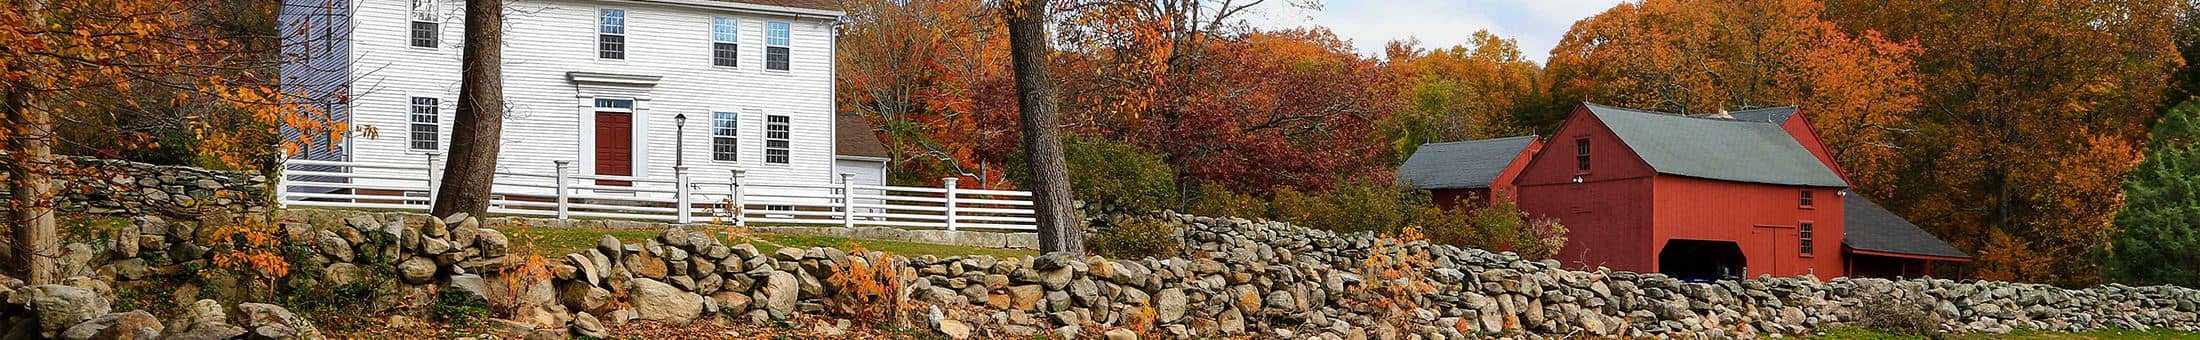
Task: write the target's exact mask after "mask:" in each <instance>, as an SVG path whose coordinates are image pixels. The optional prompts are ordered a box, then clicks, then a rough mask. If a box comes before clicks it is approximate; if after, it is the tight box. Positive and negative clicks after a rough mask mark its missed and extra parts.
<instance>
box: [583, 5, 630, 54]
mask: <svg viewBox="0 0 2200 340" xmlns="http://www.w3.org/2000/svg"><path fill="white" fill-rule="evenodd" d="M606 11H619V33H604V31H603V26H604V25H603V24H604V23H603V15H604V12H606ZM633 14H634V13H633V12H630V11H627V10H626V9H625V8H612V7H602V8H597V9H596V20H595V21H594V22H595V23H596V24H595V25H594V27H595V29H594V30H593V31H596V32H595V33H596V46H595V47H596V48H595V50H596V51H595V52H596V53H595V58H596V60H597V61H615V62H624V61H627V60H629V59H634V39H628V38H632V34H630V32H632V31H633V27H632V26H633V25H629V23H632V22H633V21H634V20H633V19H634V15H633ZM606 35H616V36H619V57H618V58H604V57H603V52H604V49H603V37H604V36H606Z"/></svg>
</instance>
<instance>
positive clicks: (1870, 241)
mask: <svg viewBox="0 0 2200 340" xmlns="http://www.w3.org/2000/svg"><path fill="white" fill-rule="evenodd" d="M1841 202H1842V204H1843V205H1844V206H1845V207H1843V209H1844V210H1845V213H1844V214H1843V215H1844V218H1843V219H1844V220H1845V221H1847V222H1846V223H1847V224H1846V228H1847V229H1845V231H1844V232H1843V233H1844V234H1846V235H1844V236H1846V237H1843V238H1842V241H1841V244H1844V245H1848V246H1849V248H1854V249H1860V250H1870V251H1877V252H1887V253H1896V254H1910V255H1927V256H1942V257H1957V258H1971V255H1970V254H1964V253H1963V251H1962V250H1956V247H1953V246H1949V245H1948V242H1942V241H1941V240H1940V238H1936V237H1933V234H1931V233H1926V232H1925V230H1924V229H1918V228H1917V225H1916V224H1910V221H1909V220H1905V219H1902V216H1897V215H1895V214H1894V212H1892V211H1887V209H1886V208H1881V207H1879V204H1878V203H1872V200H1871V199H1867V198H1864V195H1860V194H1857V193H1854V192H1850V193H1849V194H1848V195H1847V196H1844V197H1842V198H1841Z"/></svg>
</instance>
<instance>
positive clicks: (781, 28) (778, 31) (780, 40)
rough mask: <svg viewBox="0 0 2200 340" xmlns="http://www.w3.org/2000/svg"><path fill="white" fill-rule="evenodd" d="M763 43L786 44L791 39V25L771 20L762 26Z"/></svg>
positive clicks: (771, 44)
mask: <svg viewBox="0 0 2200 340" xmlns="http://www.w3.org/2000/svg"><path fill="white" fill-rule="evenodd" d="M764 33H765V35H764V45H769V46H787V44H788V42H790V41H792V40H793V39H792V36H793V32H792V26H790V25H788V24H787V23H785V22H777V21H774V22H771V23H770V24H767V25H765V28H764Z"/></svg>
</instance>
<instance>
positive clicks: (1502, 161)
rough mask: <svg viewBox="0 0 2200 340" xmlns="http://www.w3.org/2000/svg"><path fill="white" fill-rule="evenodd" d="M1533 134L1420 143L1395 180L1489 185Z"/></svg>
mask: <svg viewBox="0 0 2200 340" xmlns="http://www.w3.org/2000/svg"><path fill="white" fill-rule="evenodd" d="M1533 142H1535V136H1533V135H1530V136H1519V137H1505V138H1491V139H1482V140H1470V141H1459V142H1449V143H1430V144H1421V147H1420V148H1419V149H1416V150H1414V151H1413V156H1412V157H1407V158H1406V164H1405V165H1401V166H1399V167H1398V179H1399V180H1400V181H1404V182H1405V183H1406V184H1407V185H1412V186H1413V187H1414V188H1419V189H1479V188H1488V187H1490V182H1491V181H1495V180H1497V175H1498V173H1502V172H1505V166H1507V165H1511V164H1512V161H1513V157H1514V156H1518V155H1520V150H1524V149H1527V148H1528V144H1530V143H1533Z"/></svg>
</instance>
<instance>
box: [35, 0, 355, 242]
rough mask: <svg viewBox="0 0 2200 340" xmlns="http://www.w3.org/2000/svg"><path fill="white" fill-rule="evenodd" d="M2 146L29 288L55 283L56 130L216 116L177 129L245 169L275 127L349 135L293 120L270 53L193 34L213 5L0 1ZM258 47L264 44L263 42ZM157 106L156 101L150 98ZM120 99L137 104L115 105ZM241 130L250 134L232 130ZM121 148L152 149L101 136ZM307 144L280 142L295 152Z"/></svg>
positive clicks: (207, 153)
mask: <svg viewBox="0 0 2200 340" xmlns="http://www.w3.org/2000/svg"><path fill="white" fill-rule="evenodd" d="M0 4H4V5H0V8H6V10H4V11H0V115H5V116H6V121H7V123H6V124H0V141H5V143H6V145H5V150H7V155H6V157H7V165H8V167H7V168H8V171H9V173H8V176H9V180H8V191H9V200H8V203H9V204H8V207H7V209H8V211H9V214H8V216H7V219H6V223H7V224H8V226H9V228H7V229H6V232H7V233H8V235H7V236H8V237H7V240H8V242H6V243H4V244H0V253H5V254H7V255H9V257H10V258H9V265H8V266H6V267H5V268H7V271H8V272H9V273H8V274H10V275H21V276H22V277H23V278H24V279H26V280H27V281H29V282H31V283H33V284H41V283H52V282H56V281H58V280H59V279H60V278H58V277H55V276H56V272H55V271H56V266H55V258H56V257H58V256H59V255H60V250H59V246H58V244H57V243H58V239H57V238H56V232H55V230H54V215H53V209H52V208H53V206H52V204H53V201H54V200H53V198H54V197H55V195H56V193H55V191H54V186H53V183H52V172H53V171H56V170H58V169H59V168H61V167H62V166H63V165H64V164H63V163H62V162H60V161H57V160H56V158H55V157H54V156H53V153H52V150H53V146H54V145H55V144H56V143H69V142H71V141H69V140H64V139H62V138H61V134H60V133H59V131H61V130H62V129H60V128H59V127H61V126H67V127H69V128H70V129H72V130H76V131H77V132H79V133H83V132H84V131H85V130H92V129H97V128H99V127H98V126H97V125H92V123H89V122H100V121H109V120H105V119H102V117H108V116H112V115H114V114H116V112H125V111H142V110H145V109H147V107H149V106H152V105H151V104H160V106H163V107H182V106H218V107H222V108H223V109H221V110H208V111H205V112H203V114H201V115H197V116H189V117H183V118H184V119H186V120H187V121H188V124H190V125H191V127H192V128H193V131H194V132H195V134H196V136H195V138H196V140H197V145H195V148H197V149H198V150H200V153H201V154H202V157H204V158H210V159H213V160H216V161H217V162H220V163H227V164H230V165H232V166H233V167H244V166H245V165H246V164H248V163H251V162H254V161H258V160H259V159H258V158H261V156H264V155H265V154H264V151H257V150H268V149H275V148H277V146H276V145H243V144H247V143H258V142H256V141H267V140H271V139H269V138H260V137H253V136H255V135H258V136H265V135H272V134H274V131H272V129H273V128H272V127H273V126H276V125H277V124H289V125H290V126H294V127H298V128H300V129H302V130H303V131H312V132H311V133H308V135H314V136H325V137H326V139H328V140H335V139H340V138H341V137H342V135H341V132H342V131H344V130H345V127H343V126H342V125H341V124H338V123H333V122H331V120H330V119H328V117H327V115H326V114H325V113H320V112H316V111H310V110H309V111H300V110H293V109H291V107H292V106H291V105H289V104H288V102H289V101H290V98H293V97H294V96H292V95H291V94H286V93H282V92H281V91H280V90H279V88H278V86H277V84H276V83H277V80H276V79H275V78H274V77H272V75H271V72H272V70H273V69H272V67H273V66H274V65H275V63H274V62H273V61H274V60H277V59H278V58H275V57H272V56H273V55H274V53H273V52H272V51H269V50H253V49H254V48H269V47H273V46H272V45H271V44H257V45H255V44H240V43H238V42H240V41H245V40H240V39H250V38H252V37H239V36H235V35H233V34H229V33H232V32H227V31H224V30H220V29H218V28H217V27H215V26H212V25H203V24H200V22H201V21H199V19H203V18H204V16H205V15H208V14H206V13H214V12H217V11H212V10H210V9H208V8H203V6H212V5H215V4H220V2H186V1H165V0H97V1H95V0H8V1H0ZM259 38H265V37H264V36H262V37H259ZM154 95H158V96H159V97H157V99H153V98H149V97H151V96H154ZM115 98H132V99H131V100H117V99H115ZM236 122H251V124H243V125H246V126H255V127H257V128H252V129H232V128H229V127H231V126H234V125H229V124H236ZM98 136H107V137H114V138H115V139H116V140H120V141H124V143H122V145H118V147H143V146H149V145H150V144H152V143H153V142H154V141H152V140H150V139H146V138H141V137H138V136H137V135H136V134H134V132H131V131H123V130H120V129H118V130H117V131H116V133H113V134H106V135H98ZM304 147H306V146H305V144H303V143H290V142H286V143H283V144H282V145H281V148H280V149H281V150H284V151H289V152H296V151H298V150H301V149H302V148H304Z"/></svg>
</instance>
